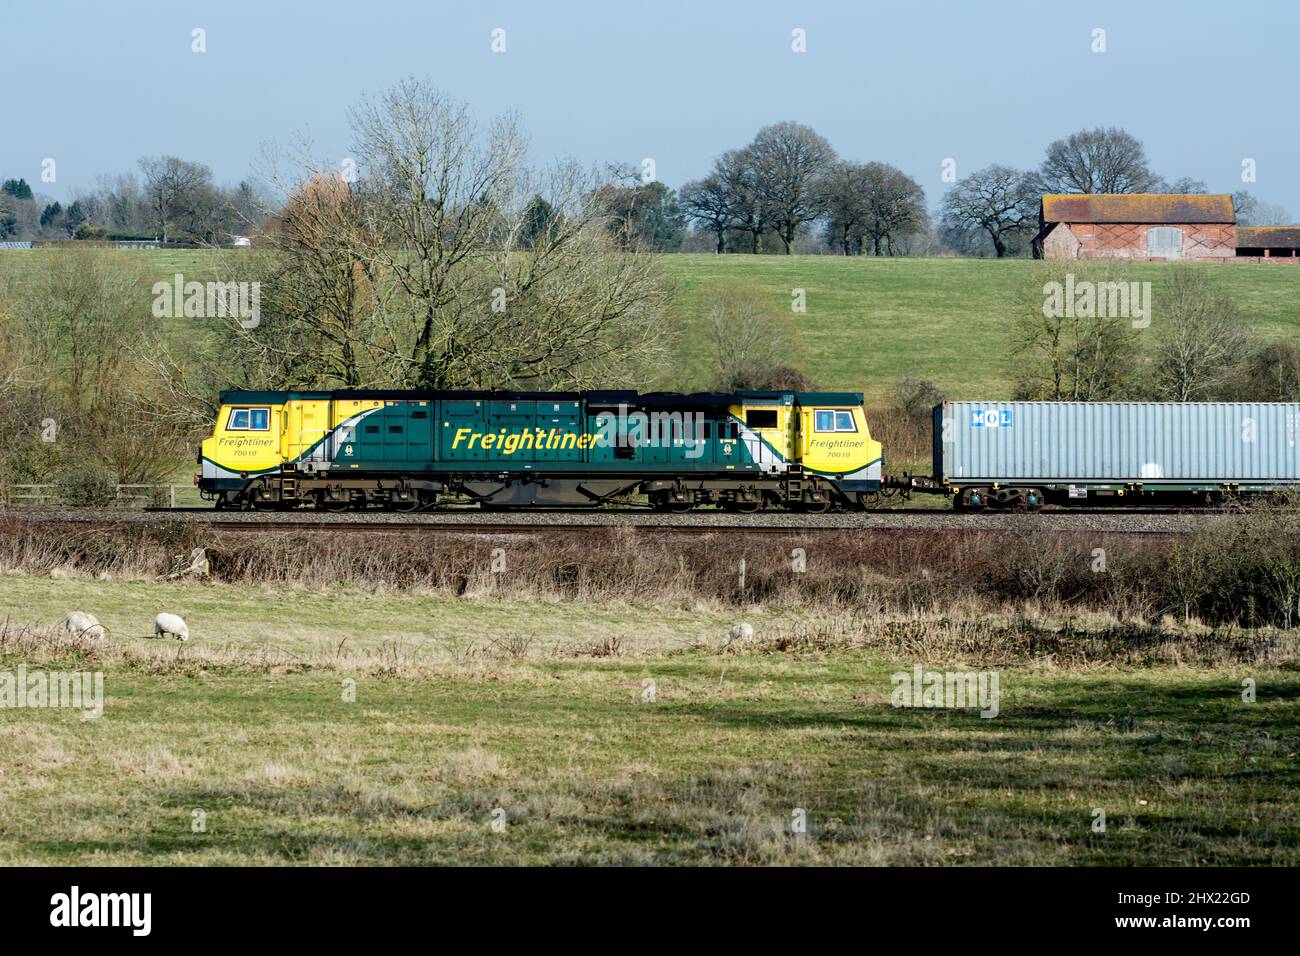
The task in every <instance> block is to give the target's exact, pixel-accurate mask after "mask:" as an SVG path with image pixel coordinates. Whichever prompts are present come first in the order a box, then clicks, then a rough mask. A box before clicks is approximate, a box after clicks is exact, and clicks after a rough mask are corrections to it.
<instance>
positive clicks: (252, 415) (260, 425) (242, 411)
mask: <svg viewBox="0 0 1300 956" xmlns="http://www.w3.org/2000/svg"><path fill="white" fill-rule="evenodd" d="M270 428H271V410H270V409H269V408H233V409H231V410H230V420H229V421H228V422H227V423H226V431H231V432H264V431H269V430H270Z"/></svg>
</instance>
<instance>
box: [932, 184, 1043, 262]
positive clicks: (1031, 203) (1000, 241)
mask: <svg viewBox="0 0 1300 956" xmlns="http://www.w3.org/2000/svg"><path fill="white" fill-rule="evenodd" d="M1041 195H1042V194H1041V192H1040V189H1039V186H1038V183H1037V181H1036V180H1035V178H1034V176H1033V175H1032V174H1030V173H1023V172H1020V171H1019V170H1016V169H1012V168H1011V167H1010V166H989V167H987V168H985V169H981V170H980V171H979V172H976V173H972V174H971V175H969V176H967V177H966V178H965V179H963V180H961V181H960V182H958V183H957V184H956V185H954V186H953V187H952V188H951V189H949V190H948V192H947V193H946V194H945V195H944V197H943V203H942V211H941V216H942V219H943V223H944V227H945V228H946V229H948V230H950V231H952V232H955V233H959V234H970V233H982V234H984V235H987V236H988V238H989V240H990V241H991V242H992V243H993V250H994V253H995V254H996V255H997V257H998V258H1002V257H1003V256H1005V255H1006V254H1007V252H1008V250H1009V248H1010V245H1011V243H1012V242H1013V241H1014V240H1016V239H1023V238H1025V237H1027V236H1028V235H1029V234H1030V233H1031V232H1032V231H1033V229H1034V227H1035V226H1036V225H1037V222H1038V205H1039V202H1040V200H1041Z"/></svg>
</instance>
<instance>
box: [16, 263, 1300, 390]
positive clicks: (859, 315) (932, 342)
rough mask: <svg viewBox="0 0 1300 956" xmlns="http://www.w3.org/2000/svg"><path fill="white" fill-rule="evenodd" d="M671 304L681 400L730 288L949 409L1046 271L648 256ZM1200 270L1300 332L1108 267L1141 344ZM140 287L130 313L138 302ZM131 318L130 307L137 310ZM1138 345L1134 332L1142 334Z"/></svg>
mask: <svg viewBox="0 0 1300 956" xmlns="http://www.w3.org/2000/svg"><path fill="white" fill-rule="evenodd" d="M60 254H61V253H60V251H58V250H0V289H2V288H3V287H4V285H5V284H6V283H7V282H22V281H26V280H27V279H29V278H30V276H31V275H32V274H33V273H34V272H36V271H37V270H39V269H41V268H44V264H45V263H48V262H49V258H50V257H53V256H58V255H60ZM131 255H133V256H136V257H138V258H139V262H140V264H141V269H142V272H143V273H144V274H145V276H146V281H148V282H150V283H152V282H153V281H156V280H157V279H160V278H170V277H171V276H172V275H174V274H175V273H177V272H179V273H182V274H183V275H185V277H186V278H187V279H191V278H193V279H200V280H202V279H204V278H205V277H207V276H208V275H209V274H210V273H211V270H212V268H213V263H214V261H215V260H214V258H213V256H214V254H213V253H210V252H204V251H198V250H161V251H159V250H150V251H145V250H141V251H138V252H134V253H131ZM661 260H662V263H663V268H664V271H665V273H666V274H667V276H668V278H669V280H670V282H671V283H672V284H673V286H674V288H675V290H676V293H677V294H676V295H675V296H674V299H673V306H672V308H673V310H674V312H675V319H676V321H677V323H678V324H679V326H680V327H681V328H682V330H683V332H684V334H683V336H682V338H681V340H680V341H679V358H678V360H677V361H676V362H675V363H673V366H672V368H670V369H669V370H666V371H665V374H664V380H663V381H662V382H661V383H660V385H661V386H662V387H665V388H675V389H681V390H686V391H695V390H698V389H699V388H700V387H701V383H702V382H704V381H705V380H706V371H707V356H706V355H705V354H704V352H703V351H702V349H701V348H700V345H699V343H700V330H701V326H702V322H703V320H704V316H705V315H706V314H707V312H708V308H709V306H710V304H711V302H712V301H713V300H714V297H715V295H716V290H717V289H718V287H719V286H720V285H722V284H725V283H730V282H737V283H741V284H743V285H744V286H746V287H749V288H752V289H754V290H757V291H759V292H761V293H762V294H764V295H767V296H770V297H771V301H772V303H773V305H774V306H776V307H777V308H778V309H780V310H781V311H782V312H788V311H789V310H790V303H791V293H792V290H794V289H803V290H804V291H805V294H806V302H807V312H806V313H805V314H802V315H795V314H793V313H791V315H790V321H791V322H792V323H794V324H795V325H796V327H797V331H796V341H797V350H796V354H795V355H794V356H792V359H793V360H794V362H795V363H796V364H797V365H798V366H799V367H800V368H802V369H803V370H804V371H805V372H806V373H807V374H808V375H809V376H810V377H811V378H812V379H813V381H815V382H816V383H817V385H818V386H819V387H822V388H844V389H854V390H862V391H865V392H866V393H868V395H869V396H871V398H872V400H875V401H879V400H880V399H881V398H882V397H883V396H884V395H885V394H886V393H887V391H888V389H889V388H890V386H891V385H892V384H893V383H894V382H895V381H896V380H897V379H898V377H899V376H900V375H903V374H911V375H916V376H920V377H924V378H929V379H932V380H934V381H935V382H937V383H938V384H939V385H940V386H941V387H942V388H943V389H944V391H945V393H946V394H947V395H948V396H949V397H950V398H954V399H965V400H970V399H994V400H995V399H1003V398H1007V397H1009V395H1010V391H1011V387H1012V384H1013V382H1014V379H1015V373H1016V368H1015V363H1016V360H1015V358H1014V357H1013V356H1012V355H1011V354H1010V348H1011V346H1012V345H1013V344H1014V336H1013V331H1012V330H1013V320H1014V318H1015V316H1016V315H1019V314H1023V313H1024V312H1025V311H1027V310H1029V309H1031V308H1035V307H1038V306H1041V303H1042V284H1043V281H1044V275H1045V273H1046V270H1047V268H1048V266H1047V265H1046V264H1045V263H1041V262H1034V261H1031V260H1024V259H1016V260H1001V261H999V260H989V259H902V258H900V259H889V258H880V259H876V258H870V257H856V258H844V257H837V256H743V255H735V256H713V255H672V256H662V257H661ZM1177 268H1192V269H1200V270H1203V271H1204V272H1205V273H1206V274H1207V275H1209V276H1210V277H1211V278H1212V281H1213V282H1214V284H1215V285H1216V286H1217V287H1218V288H1220V289H1221V290H1222V291H1223V292H1224V293H1225V294H1226V295H1228V296H1229V297H1230V298H1231V299H1232V300H1233V301H1234V302H1235V303H1236V304H1237V306H1238V307H1239V309H1240V310H1241V315H1242V317H1243V318H1244V319H1245V320H1246V321H1247V322H1248V323H1249V324H1250V325H1251V327H1252V328H1254V329H1256V330H1258V331H1259V332H1260V334H1261V335H1263V336H1265V337H1270V338H1281V337H1284V336H1294V335H1296V334H1300V269H1297V268H1292V267H1287V266H1273V265H1214V264H1192V265H1189V266H1176V265H1169V264H1163V263H1133V264H1122V263H1121V264H1117V265H1116V266H1115V267H1114V269H1115V274H1116V275H1118V276H1122V277H1124V278H1126V279H1128V280H1129V281H1135V282H1140V281H1149V282H1151V283H1152V287H1153V298H1154V301H1155V306H1154V316H1153V322H1152V326H1151V328H1150V330H1149V332H1150V334H1151V335H1159V334H1160V316H1159V301H1160V289H1161V282H1162V279H1163V278H1164V277H1166V276H1168V275H1169V273H1170V270H1172V269H1177ZM147 293H148V289H147V288H143V289H142V303H143V304H145V305H147V303H149V302H151V298H150V297H149V296H148V294H147ZM142 307H144V306H143V305H142ZM1144 334H1146V333H1144Z"/></svg>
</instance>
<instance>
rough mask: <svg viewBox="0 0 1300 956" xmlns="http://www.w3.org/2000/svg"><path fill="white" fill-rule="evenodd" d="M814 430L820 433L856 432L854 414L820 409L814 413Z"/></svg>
mask: <svg viewBox="0 0 1300 956" xmlns="http://www.w3.org/2000/svg"><path fill="white" fill-rule="evenodd" d="M813 430H814V431H819V432H855V431H857V430H858V426H857V425H856V424H854V421H853V413H852V412H841V411H836V410H835V409H831V408H819V409H817V410H816V411H815V412H814V413H813Z"/></svg>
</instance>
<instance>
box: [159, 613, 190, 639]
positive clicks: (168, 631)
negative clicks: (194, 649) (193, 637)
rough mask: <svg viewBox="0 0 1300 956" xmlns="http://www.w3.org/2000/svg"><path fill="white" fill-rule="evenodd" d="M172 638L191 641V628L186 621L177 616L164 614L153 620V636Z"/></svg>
mask: <svg viewBox="0 0 1300 956" xmlns="http://www.w3.org/2000/svg"><path fill="white" fill-rule="evenodd" d="M168 635H170V636H172V637H176V638H179V639H180V640H182V641H188V640H189V639H190V628H189V625H187V624H186V623H185V621H184V620H183V619H182V618H180V617H179V616H177V615H175V614H168V613H166V612H163V613H162V614H159V615H158V616H157V617H155V618H154V619H153V636H154V637H165V636H168Z"/></svg>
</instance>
